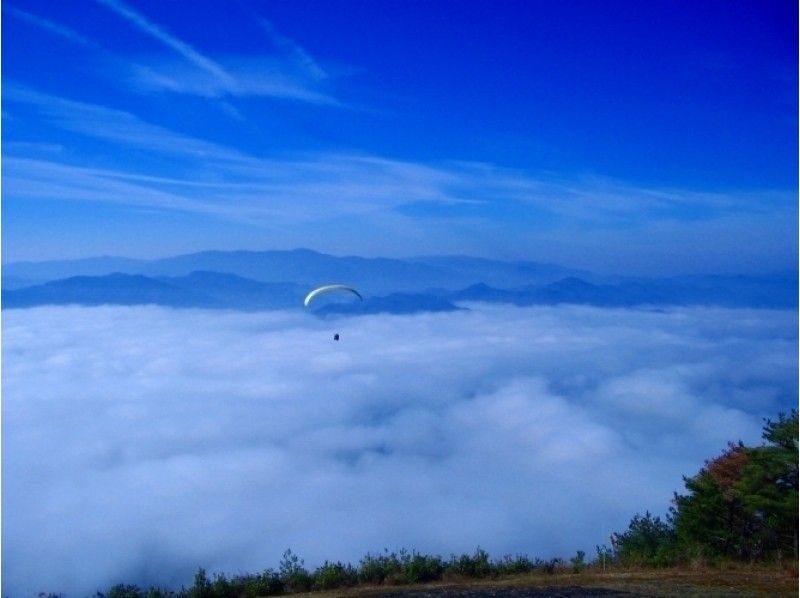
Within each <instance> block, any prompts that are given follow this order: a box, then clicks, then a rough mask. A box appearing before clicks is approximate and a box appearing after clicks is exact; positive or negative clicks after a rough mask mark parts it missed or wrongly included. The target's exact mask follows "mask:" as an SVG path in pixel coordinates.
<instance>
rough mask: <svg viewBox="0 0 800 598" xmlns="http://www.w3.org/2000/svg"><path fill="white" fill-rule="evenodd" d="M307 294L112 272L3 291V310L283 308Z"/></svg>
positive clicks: (280, 287) (219, 277) (240, 282)
mask: <svg viewBox="0 0 800 598" xmlns="http://www.w3.org/2000/svg"><path fill="white" fill-rule="evenodd" d="M306 292H307V287H306V286H301V285H295V284H291V283H282V284H280V283H278V284H272V283H260V282H257V281H254V280H247V279H245V278H241V277H239V276H234V275H232V274H221V273H217V272H194V273H191V274H189V275H187V276H183V277H174V278H169V277H159V278H150V277H147V276H142V275H139V274H120V273H115V274H109V275H106V276H76V277H72V278H67V279H64V280H56V281H51V282H48V283H45V284H42V285H36V286H32V287H28V288H24V289H14V290H5V289H4V290H3V308H20V307H33V306H37V305H70V304H77V305H144V304H155V305H164V306H169V307H179V308H180V307H184V308H186V307H202V308H213V309H221V308H229V309H244V310H247V309H281V308H287V307H299V306H300V305H302V300H303V297H304V296H305V293H306Z"/></svg>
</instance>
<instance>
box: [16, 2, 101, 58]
mask: <svg viewBox="0 0 800 598" xmlns="http://www.w3.org/2000/svg"><path fill="white" fill-rule="evenodd" d="M3 12H6V13H8V14H10V15H12V16H14V17H16V18H18V19H20V20H22V21H25V22H26V23H29V24H31V25H34V26H35V27H39V28H40V29H43V30H45V31H48V32H50V33H53V34H55V35H57V36H59V37H61V38H63V39H66V40H69V41H71V42H73V43H76V44H79V45H81V46H86V47H88V48H95V49H97V48H99V47H100V46H99V45H98V44H97V43H95V42H94V41H92V40H90V39H89V38H87V37H85V36H83V35H81V34H80V33H78V32H76V31H75V30H73V29H70V28H69V27H66V26H64V25H61V24H59V23H54V22H53V21H50V20H48V19H44V18H42V17H39V16H36V15H34V14H31V13H29V12H26V11H24V10H20V9H19V8H16V7H14V6H11V5H10V4H8V3H7V2H6V3H4V4H3Z"/></svg>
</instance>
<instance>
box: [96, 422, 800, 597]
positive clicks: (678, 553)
mask: <svg viewBox="0 0 800 598" xmlns="http://www.w3.org/2000/svg"><path fill="white" fill-rule="evenodd" d="M797 436H798V416H797V412H796V411H794V410H793V411H792V412H791V414H789V415H788V416H787V415H785V414H780V415H779V416H778V419H777V421H771V420H767V421H766V423H765V425H764V432H763V439H764V443H763V444H762V445H761V446H757V447H746V446H744V445H743V444H741V443H739V444H730V445H729V446H728V448H727V449H726V450H725V451H724V452H723V454H722V455H721V456H719V457H717V458H716V459H713V460H710V461H707V462H706V464H705V467H703V468H702V469H701V470H700V472H699V473H698V474H696V475H695V476H693V477H691V478H684V482H685V485H686V489H687V491H688V492H687V494H685V495H679V494H676V495H675V497H674V500H673V506H672V507H671V508H670V510H669V513H668V515H667V517H666V519H665V520H662V519H661V518H660V517H654V516H653V515H651V514H650V513H645V514H644V515H636V516H634V518H633V519H632V520H631V522H630V525H629V526H628V529H627V530H626V531H624V532H621V533H617V534H613V535H612V542H611V544H612V545H611V546H610V547H609V546H598V547H597V548H596V555H594V556H593V558H592V559H591V560H587V558H586V554H585V553H584V552H582V551H578V552H577V553H576V554H575V555H574V556H573V557H572V558H570V559H567V560H564V559H551V560H546V561H545V560H541V559H538V558H534V559H531V558H529V557H528V556H526V555H516V556H511V555H509V556H505V557H503V558H501V559H492V558H490V556H489V554H488V553H487V552H485V551H484V550H481V549H480V548H478V549H477V550H476V551H475V552H474V553H473V554H462V555H460V556H456V555H453V556H451V557H450V558H448V559H444V558H442V557H440V556H436V555H433V556H431V555H424V554H419V553H417V552H413V551H412V552H408V551H405V550H401V551H400V552H396V553H395V552H388V551H384V552H383V553H380V554H368V555H367V556H365V557H364V558H363V559H361V561H359V563H358V565H355V566H354V565H352V564H350V563H341V562H325V563H324V564H323V565H321V566H320V567H318V568H316V569H314V570H309V569H307V568H306V567H305V566H304V562H303V561H302V560H301V559H300V558H299V557H298V556H297V555H295V554H293V553H292V552H291V551H290V550H287V551H286V552H285V553H284V555H283V559H282V560H281V563H280V565H279V567H278V569H277V570H274V569H267V570H265V571H263V572H261V573H257V574H248V575H235V576H232V577H228V576H226V575H224V574H221V573H216V574H213V575H212V576H208V575H207V573H206V571H205V570H204V569H199V570H198V571H197V573H196V574H195V577H194V583H193V584H192V586H190V587H189V588H181V589H180V590H179V591H173V590H168V589H164V588H157V587H152V588H149V589H141V588H139V587H137V586H134V585H125V584H120V585H116V586H114V587H112V588H110V589H109V590H108V591H107V592H105V593H98V594H97V598H162V597H163V598H166V597H172V598H256V597H258V596H270V595H279V594H292V593H302V592H309V591H326V590H337V591H338V593H341V592H342V591H343V590H344V589H346V588H354V589H356V591H358V589H360V588H363V589H368V588H378V587H383V586H398V585H405V584H425V583H428V584H430V583H450V584H455V583H457V584H462V585H463V584H465V583H466V584H473V585H474V584H482V583H497V580H501V581H502V582H503V583H504V584H512V585H515V584H520V583H521V584H525V585H530V586H536V585H542V584H546V585H550V584H553V585H559V584H560V583H561V582H560V581H558V580H563V579H568V583H572V584H577V585H582V586H585V585H587V584H589V585H595V586H597V587H625V588H627V589H628V590H631V589H634V590H635V589H636V588H637V587H639V586H636V583H638V584H639V585H640V586H641V584H645V585H646V584H647V583H655V584H661V585H662V586H663V585H664V584H667V585H669V584H672V585H673V586H675V587H676V588H678V589H677V590H676V591H677V592H678V594H681V593H683V594H687V593H692V592H691V591H688V590H687V587H690V586H691V584H692V583H694V584H695V585H696V584H697V583H701V580H703V579H705V580H709V579H712V580H713V579H714V575H713V574H712V573H709V572H714V571H716V572H719V574H720V584H721V586H720V587H727V586H725V584H726V583H727V584H730V583H732V582H733V580H735V579H739V583H740V584H745V585H747V584H750V585H753V584H755V586H754V588H755V589H754V590H753V591H756V592H758V591H760V590H758V587H759V585H758V584H762V583H763V584H766V587H765V588H763V591H766V592H768V593H770V592H771V593H772V594H773V595H778V594H782V593H783V591H781V588H783V589H784V590H785V589H787V588H788V591H789V592H790V593H791V591H792V590H796V587H797V586H796V576H797V557H798V552H797V543H798V535H797V533H798V498H797V497H798V446H797ZM668 567H671V568H673V569H670V570H669V571H666V568H668ZM658 570H660V571H661V572H660V573H659V571H658ZM698 571H700V572H703V571H704V572H705V573H703V574H702V575H701V576H700V577H697V575H696V574H697V572H698ZM682 572H683V573H682ZM692 572H694V573H692ZM692 575H695V577H697V579H695V580H694V581H693V582H691V583H690V582H689V581H687V580H691V579H693V578H692ZM637 576H638V577H637ZM676 579H677V580H678V581H675V580H676ZM631 580H633V581H631ZM636 580H638V581H636ZM680 580H683V582H684V586H681V583H680ZM765 580H766V581H765ZM634 582H635V583H634ZM620 583H622V584H623V585H622V586H620V585H619V584H620ZM631 583H634V585H633V586H631ZM686 583H689V586H686V585H685V584H686ZM615 584H617V585H615ZM626 584H627V585H626ZM676 584H677V585H676ZM665 587H666V586H665ZM670 587H671V586H670ZM681 588H683V589H681ZM751 589H752V588H751ZM640 591H641V590H640ZM646 591H647V592H650V593H651V594H653V595H655V594H657V592H655V591H654V589H653V588H650V589H648V590H646ZM362 593H363V592H362Z"/></svg>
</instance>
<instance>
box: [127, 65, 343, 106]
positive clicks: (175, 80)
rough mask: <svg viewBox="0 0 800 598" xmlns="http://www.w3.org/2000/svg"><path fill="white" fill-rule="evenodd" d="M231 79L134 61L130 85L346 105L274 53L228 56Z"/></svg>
mask: <svg viewBox="0 0 800 598" xmlns="http://www.w3.org/2000/svg"><path fill="white" fill-rule="evenodd" d="M221 62H222V63H223V64H224V65H225V69H226V72H228V73H229V74H230V75H231V78H230V80H227V81H222V80H220V79H218V78H215V77H211V76H209V75H208V73H206V72H202V71H198V70H197V69H192V68H191V67H187V65H185V64H183V63H180V62H175V61H154V60H151V61H149V62H148V63H146V64H142V63H141V62H138V63H136V64H131V65H130V66H129V71H128V81H129V83H130V85H131V86H132V87H133V88H134V89H137V90H141V91H170V92H174V93H184V94H190V95H196V96H201V97H209V98H222V97H225V96H232V97H248V96H256V97H273V98H282V99H288V100H296V101H301V102H307V103H310V104H317V105H326V106H336V107H342V106H343V104H342V103H341V102H340V101H339V100H337V99H336V98H334V97H333V96H331V95H330V94H327V93H323V92H322V91H320V90H319V89H317V87H318V86H317V84H316V83H315V82H314V81H313V80H310V79H309V77H308V76H307V75H306V73H305V72H298V70H297V69H295V68H294V67H293V66H292V65H287V64H286V62H285V61H284V60H282V59H281V58H276V57H274V56H246V57H245V56H228V57H225V58H223V59H222V60H221Z"/></svg>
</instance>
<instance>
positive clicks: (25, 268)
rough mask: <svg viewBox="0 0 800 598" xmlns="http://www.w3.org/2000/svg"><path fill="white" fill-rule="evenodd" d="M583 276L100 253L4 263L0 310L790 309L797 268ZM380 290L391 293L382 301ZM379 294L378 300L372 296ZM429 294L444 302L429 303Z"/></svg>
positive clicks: (468, 261) (432, 264) (322, 259)
mask: <svg viewBox="0 0 800 598" xmlns="http://www.w3.org/2000/svg"><path fill="white" fill-rule="evenodd" d="M111 268H114V269H119V270H120V271H119V272H118V273H116V274H113V275H112V274H111V273H109V272H105V270H107V269H111ZM87 272H92V273H95V274H87ZM59 273H62V274H63V273H67V274H65V275H64V276H61V277H60V278H59V279H58V280H51V281H49V282H47V283H46V284H36V285H34V286H30V287H25V286H24V285H25V284H26V283H25V281H26V280H27V281H37V280H38V281H41V280H42V278H46V277H48V276H56V275H60V274H59ZM583 274H584V275H578V273H576V271H573V270H569V269H567V268H562V267H560V266H555V265H552V264H539V263H535V262H503V261H497V260H487V259H480V258H472V257H464V256H430V257H423V258H414V259H408V260H398V259H388V258H360V257H335V256H331V255H325V254H322V253H317V252H315V251H310V250H307V249H297V250H293V251H259V252H255V251H206V252H202V253H194V254H188V255H182V256H177V257H172V258H165V259H158V260H129V259H126V258H111V257H102V258H93V259H86V260H73V261H62V262H40V263H32V262H20V263H17V264H9V265H7V266H4V268H3V283H4V285H3V301H4V306H5V307H24V306H30V305H44V304H65V303H80V304H84V305H97V304H102V303H113V304H120V305H133V304H141V303H156V304H159V305H170V306H173V307H230V308H233V309H276V308H286V307H293V306H296V305H298V304H299V302H301V301H302V297H303V296H304V295H305V293H306V292H307V291H308V290H310V289H311V288H312V287H313V286H316V285H319V284H326V283H332V282H345V283H348V284H351V285H353V286H355V287H357V288H358V289H359V290H360V291H362V292H363V293H364V294H365V295H366V296H367V297H368V298H370V297H371V298H372V299H370V300H369V301H367V302H366V303H365V304H364V305H362V306H361V307H360V308H355V307H352V308H351V307H342V306H332V307H327V306H325V305H321V306H320V308H322V307H324V308H325V309H326V310H329V311H330V313H349V310H351V309H352V310H356V309H362V310H367V311H365V312H364V313H371V312H369V310H371V309H376V310H378V311H392V312H393V313H406V312H404V311H403V310H406V309H409V310H412V311H416V310H418V308H419V309H423V308H424V309H430V310H435V309H438V307H441V308H443V309H445V308H448V307H446V304H452V303H454V302H457V301H489V302H500V303H511V304H515V305H555V304H560V303H572V304H584V305H597V306H608V307H624V306H633V305H724V306H730V307H773V308H792V307H794V308H796V307H797V288H798V287H797V272H795V271H785V272H777V273H772V274H768V275H761V276H719V275H713V276H684V277H672V278H645V277H640V278H632V277H613V278H612V277H598V276H593V275H591V274H590V273H583ZM393 293H400V294H401V295H392V294H393ZM403 294H404V295H403ZM386 296H390V297H394V298H393V299H391V300H389V299H388V297H386ZM423 297H424V298H427V299H423ZM378 298H381V301H384V303H383V304H381V303H380V302H378V303H375V302H371V301H378ZM434 299H435V300H442V301H444V302H445V303H442V304H437V303H435V302H434ZM425 301H428V303H425ZM448 302H449V303H448ZM425 305H427V307H424V306H425ZM437 306H438V307H437ZM408 313H410V312H408Z"/></svg>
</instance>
